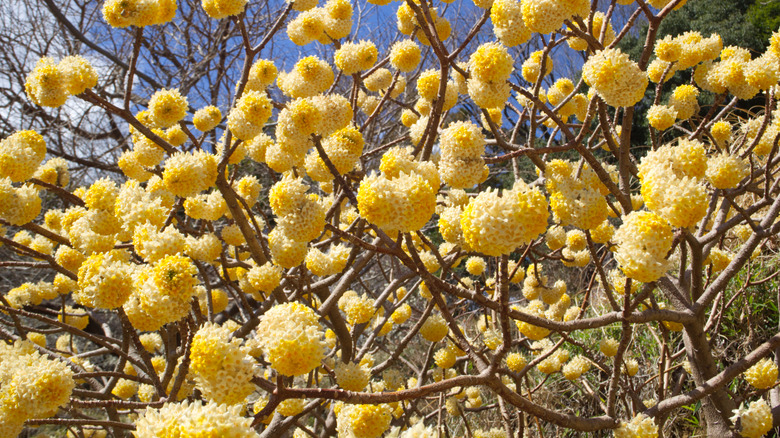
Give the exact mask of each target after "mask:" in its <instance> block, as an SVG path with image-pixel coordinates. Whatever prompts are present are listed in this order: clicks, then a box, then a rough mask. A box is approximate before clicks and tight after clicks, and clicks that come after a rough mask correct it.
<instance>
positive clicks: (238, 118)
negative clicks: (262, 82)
mask: <svg viewBox="0 0 780 438" xmlns="http://www.w3.org/2000/svg"><path fill="white" fill-rule="evenodd" d="M271 110H272V108H271V101H270V100H269V99H268V96H267V95H266V94H265V92H264V91H247V92H245V93H244V94H243V95H242V96H241V98H240V99H238V101H237V102H236V106H235V107H234V108H233V109H231V110H230V113H228V118H227V120H228V129H230V132H231V133H233V135H234V136H235V137H236V138H238V139H240V140H251V139H252V138H253V137H254V136H256V135H258V134H260V133H261V132H262V130H263V125H265V122H267V121H268V118H269V117H271Z"/></svg>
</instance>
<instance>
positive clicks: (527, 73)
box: [522, 50, 553, 83]
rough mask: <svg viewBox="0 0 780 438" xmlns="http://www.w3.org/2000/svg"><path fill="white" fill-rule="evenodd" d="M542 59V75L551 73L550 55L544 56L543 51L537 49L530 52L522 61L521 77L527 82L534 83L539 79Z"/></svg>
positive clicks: (551, 62)
mask: <svg viewBox="0 0 780 438" xmlns="http://www.w3.org/2000/svg"><path fill="white" fill-rule="evenodd" d="M543 59H544V76H547V75H549V74H550V73H552V70H553V60H552V57H551V56H549V55H548V56H546V57H545V56H544V51H542V50H537V51H536V52H533V53H531V56H529V57H528V59H526V60H525V61H524V62H523V71H522V72H523V79H525V80H526V81H528V82H531V83H534V82H536V81H537V80H538V79H539V75H540V74H541V72H542V60H543Z"/></svg>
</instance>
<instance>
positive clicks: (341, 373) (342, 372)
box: [334, 361, 371, 391]
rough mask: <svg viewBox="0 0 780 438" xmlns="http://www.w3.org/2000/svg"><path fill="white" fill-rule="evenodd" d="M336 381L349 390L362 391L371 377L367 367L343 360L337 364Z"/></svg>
mask: <svg viewBox="0 0 780 438" xmlns="http://www.w3.org/2000/svg"><path fill="white" fill-rule="evenodd" d="M334 371H335V373H336V383H338V384H339V386H340V387H342V388H344V389H346V390H347V391H362V390H364V389H365V388H366V386H367V385H368V381H369V379H370V378H371V374H369V370H368V369H366V367H364V366H362V365H360V364H357V363H355V362H347V363H344V362H341V361H339V363H338V364H337V365H336V369H335V370H334Z"/></svg>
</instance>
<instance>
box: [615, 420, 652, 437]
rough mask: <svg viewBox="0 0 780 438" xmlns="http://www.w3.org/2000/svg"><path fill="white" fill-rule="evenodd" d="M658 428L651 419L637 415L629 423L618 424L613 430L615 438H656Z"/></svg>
mask: <svg viewBox="0 0 780 438" xmlns="http://www.w3.org/2000/svg"><path fill="white" fill-rule="evenodd" d="M656 437H658V426H657V425H656V424H655V421H653V419H652V418H650V417H648V416H647V415H645V414H637V416H636V417H634V418H632V419H631V421H630V422H628V423H626V422H625V421H621V422H620V426H619V427H618V428H617V429H615V438H656Z"/></svg>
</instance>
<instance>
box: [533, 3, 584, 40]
mask: <svg viewBox="0 0 780 438" xmlns="http://www.w3.org/2000/svg"><path fill="white" fill-rule="evenodd" d="M522 8H523V21H524V22H525V24H526V26H528V28H529V29H531V30H532V31H533V32H539V33H541V34H546V33H550V32H552V31H554V30H556V29H558V28H559V27H561V26H563V22H564V20H567V19H569V18H571V17H572V16H573V15H579V16H580V17H583V18H584V17H587V16H588V13H589V12H590V2H588V1H587V0H573V1H565V2H564V1H559V0H523V2H522Z"/></svg>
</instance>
